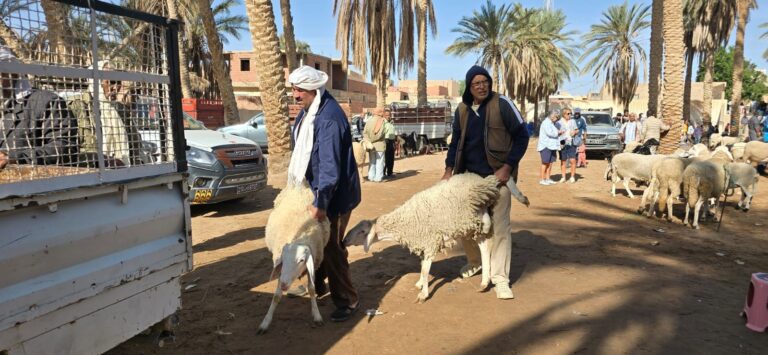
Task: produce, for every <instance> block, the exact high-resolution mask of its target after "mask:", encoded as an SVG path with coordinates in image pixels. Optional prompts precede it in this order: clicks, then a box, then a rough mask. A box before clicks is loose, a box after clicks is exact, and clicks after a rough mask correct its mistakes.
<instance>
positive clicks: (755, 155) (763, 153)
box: [741, 141, 768, 163]
mask: <svg viewBox="0 0 768 355" xmlns="http://www.w3.org/2000/svg"><path fill="white" fill-rule="evenodd" d="M741 159H742V161H744V162H747V163H764V162H768V143H763V142H760V141H751V142H749V143H747V144H746V145H745V146H744V155H743V156H742V158H741Z"/></svg>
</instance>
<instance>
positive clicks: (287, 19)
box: [280, 0, 330, 74]
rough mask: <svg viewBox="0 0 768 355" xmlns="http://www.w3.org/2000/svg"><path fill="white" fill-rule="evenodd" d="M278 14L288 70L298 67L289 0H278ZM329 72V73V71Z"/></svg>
mask: <svg viewBox="0 0 768 355" xmlns="http://www.w3.org/2000/svg"><path fill="white" fill-rule="evenodd" d="M280 14H281V15H282V17H283V39H284V40H285V59H286V64H287V65H288V72H289V73H290V72H292V71H293V70H294V69H296V68H298V65H297V64H296V37H295V36H294V34H293V16H291V1H290V0H280ZM329 74H330V73H329Z"/></svg>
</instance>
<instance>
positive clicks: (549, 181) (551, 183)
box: [546, 179, 557, 185]
mask: <svg viewBox="0 0 768 355" xmlns="http://www.w3.org/2000/svg"><path fill="white" fill-rule="evenodd" d="M546 182H547V185H554V184H557V183H556V182H554V181H552V179H547V180H546Z"/></svg>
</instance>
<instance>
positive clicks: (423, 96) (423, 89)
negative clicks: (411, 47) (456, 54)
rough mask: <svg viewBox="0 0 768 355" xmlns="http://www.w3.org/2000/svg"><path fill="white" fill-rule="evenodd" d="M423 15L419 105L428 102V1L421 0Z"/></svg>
mask: <svg viewBox="0 0 768 355" xmlns="http://www.w3.org/2000/svg"><path fill="white" fill-rule="evenodd" d="M417 6H419V7H420V10H419V11H420V12H421V16H419V18H418V19H417V20H418V22H419V23H418V26H419V69H418V70H419V72H418V77H417V81H416V105H417V106H418V107H421V106H425V105H426V104H427V9H426V3H425V2H424V1H423V0H420V1H419V3H418V5H417Z"/></svg>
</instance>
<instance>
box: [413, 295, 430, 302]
mask: <svg viewBox="0 0 768 355" xmlns="http://www.w3.org/2000/svg"><path fill="white" fill-rule="evenodd" d="M424 302H427V297H426V296H422V295H419V296H418V297H416V302H415V303H418V304H423V303H424Z"/></svg>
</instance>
